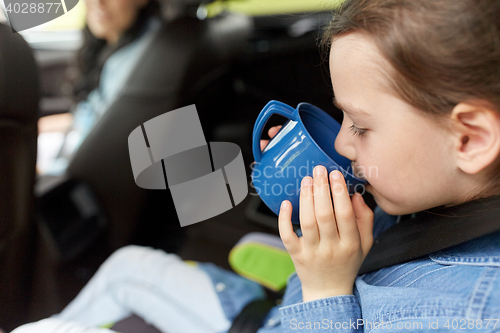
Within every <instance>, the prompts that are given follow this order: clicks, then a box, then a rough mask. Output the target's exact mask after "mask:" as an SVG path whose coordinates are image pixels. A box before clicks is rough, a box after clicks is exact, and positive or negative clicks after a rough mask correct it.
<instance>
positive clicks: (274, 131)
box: [260, 125, 282, 150]
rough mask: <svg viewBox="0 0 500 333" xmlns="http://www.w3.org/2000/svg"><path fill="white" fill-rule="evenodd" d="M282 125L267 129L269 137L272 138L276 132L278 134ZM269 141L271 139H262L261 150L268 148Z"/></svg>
mask: <svg viewBox="0 0 500 333" xmlns="http://www.w3.org/2000/svg"><path fill="white" fill-rule="evenodd" d="M281 127H282V126H281V125H279V126H273V127H271V128H270V129H269V131H267V134H268V135H269V137H270V138H271V139H272V138H274V136H275V135H276V134H278V132H279V130H280V129H281ZM268 143H269V140H260V150H264V148H266V146H267V144H268Z"/></svg>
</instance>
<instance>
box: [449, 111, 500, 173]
mask: <svg viewBox="0 0 500 333" xmlns="http://www.w3.org/2000/svg"><path fill="white" fill-rule="evenodd" d="M451 120H452V122H453V124H454V125H456V126H454V133H455V134H456V137H455V138H456V139H455V140H456V141H455V142H456V153H457V163H458V167H459V168H460V169H461V170H462V171H464V172H465V173H468V174H477V173H479V172H480V171H482V170H484V169H486V168H487V167H488V166H490V165H492V164H493V163H494V162H495V161H496V160H497V159H498V158H500V114H499V113H498V112H496V111H495V110H493V109H492V108H491V107H488V106H486V104H483V105H482V104H475V103H474V104H473V103H459V104H457V105H456V106H455V108H454V109H453V111H452V113H451Z"/></svg>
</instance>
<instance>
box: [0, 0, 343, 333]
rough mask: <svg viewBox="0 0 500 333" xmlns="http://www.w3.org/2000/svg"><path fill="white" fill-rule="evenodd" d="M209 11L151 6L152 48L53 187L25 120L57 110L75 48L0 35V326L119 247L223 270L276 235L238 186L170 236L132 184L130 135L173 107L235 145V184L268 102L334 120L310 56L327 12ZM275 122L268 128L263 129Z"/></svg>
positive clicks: (34, 308)
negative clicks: (222, 208)
mask: <svg viewBox="0 0 500 333" xmlns="http://www.w3.org/2000/svg"><path fill="white" fill-rule="evenodd" d="M245 1H246V2H252V1H253V0H245ZM245 1H240V2H245ZM303 1H304V2H307V1H306V0H303ZM209 2H211V1H208V2H207V1H206V0H178V1H171V2H169V4H168V6H165V8H164V10H163V11H164V12H165V11H168V13H165V15H164V19H163V22H162V25H161V28H160V29H159V31H158V32H157V33H156V34H155V36H154V41H153V42H152V43H151V44H150V45H149V46H148V49H147V50H146V52H144V55H143V57H142V58H141V59H140V61H139V62H138V63H137V65H136V66H135V68H133V69H132V72H131V75H130V77H129V78H128V80H127V82H126V83H125V86H124V88H123V89H122V90H121V92H120V93H119V95H118V97H117V98H116V99H115V100H114V101H113V103H112V104H111V105H110V106H109V108H108V109H107V110H106V112H105V114H104V116H103V117H102V118H101V119H100V121H99V122H98V124H97V125H96V126H95V127H94V128H93V129H92V131H91V132H90V134H89V135H88V136H87V137H86V138H85V140H84V141H83V143H82V144H81V146H80V147H79V148H78V150H77V151H76V153H75V154H74V155H73V156H72V158H71V160H70V163H69V166H68V168H67V170H66V172H65V174H64V175H62V176H49V175H40V174H38V173H37V170H36V167H35V163H36V147H37V121H38V120H39V119H40V118H41V117H45V116H49V115H53V114H62V113H66V112H69V111H70V107H71V105H72V103H73V101H72V99H71V96H69V95H68V87H67V77H68V73H71V70H72V66H73V64H74V58H75V54H76V50H77V48H78V43H77V42H76V43H75V42H74V40H73V41H71V40H70V39H71V38H67V36H66V35H64V34H61V38H60V40H57V39H56V40H50V41H45V42H44V41H42V42H40V41H38V42H37V41H33V40H30V39H29V38H26V40H28V42H26V41H25V40H24V39H23V37H22V36H21V35H20V34H17V33H13V32H12V30H11V29H10V28H9V27H8V25H7V24H0V117H1V118H0V138H1V139H2V140H0V155H1V158H0V170H1V177H0V281H1V282H2V283H1V284H0V300H2V301H1V302H0V327H1V328H3V329H7V330H10V329H13V328H15V327H17V326H19V325H21V324H23V323H26V322H30V321H35V320H39V319H41V318H46V317H48V316H50V315H52V314H55V313H57V312H59V311H61V310H62V309H63V308H64V306H65V305H66V304H68V302H69V301H70V300H71V299H73V298H74V297H75V296H76V294H77V293H78V292H79V291H80V290H81V288H82V287H83V286H84V285H85V284H86V282H87V281H88V280H89V279H90V278H91V277H92V275H93V274H94V273H95V271H96V270H97V268H98V267H99V265H100V264H101V263H102V262H103V261H104V260H105V259H106V258H107V257H108V256H109V255H110V254H111V253H113V251H115V250H117V249H119V248H121V247H123V246H126V245H129V244H137V245H143V246H150V247H154V248H158V249H163V250H165V251H167V252H170V253H176V254H178V255H179V256H180V257H182V258H183V259H185V260H194V261H208V262H213V263H215V264H217V265H219V266H221V267H224V268H227V269H231V266H230V265H229V263H228V254H229V252H230V251H231V249H232V248H233V247H234V245H235V244H236V243H237V242H238V241H239V240H240V239H241V238H242V237H243V236H245V235H247V234H249V233H251V232H263V233H266V234H271V235H278V227H277V217H276V215H275V214H274V213H272V212H271V211H270V210H269V209H268V208H267V207H266V206H265V204H263V203H262V202H261V201H260V199H259V197H258V195H257V194H256V192H255V191H254V190H253V188H252V186H251V181H250V177H248V183H249V195H248V196H247V198H246V199H245V200H244V201H243V202H242V203H240V204H239V205H237V206H236V207H235V208H233V209H231V210H229V211H227V212H225V213H223V214H221V215H218V216H216V217H213V218H210V219H208V220H205V221H203V222H200V223H196V224H193V225H189V226H186V227H182V228H181V227H180V225H179V222H178V219H177V215H176V211H175V207H174V204H173V201H172V197H171V195H170V193H169V190H146V189H142V188H140V187H138V186H137V185H136V184H135V182H134V178H133V174H132V169H131V165H130V158H129V152H128V145H127V138H128V135H129V134H130V132H131V131H132V130H133V129H134V128H136V127H137V126H138V125H140V124H142V123H144V122H145V121H147V120H149V119H151V118H153V117H156V116H158V115H161V114H163V113H165V112H168V111H171V110H175V109H178V108H181V107H184V106H187V105H191V104H195V105H196V108H197V111H198V114H199V117H200V120H201V124H202V126H203V131H204V134H205V137H206V139H207V141H227V142H233V143H236V144H238V145H239V146H240V148H241V151H242V155H243V159H244V161H245V167H246V171H247V175H250V172H251V164H252V161H253V156H252V146H251V141H252V128H253V125H254V122H255V119H256V117H257V115H258V114H259V112H260V110H261V109H262V108H263V107H264V105H265V104H266V103H267V102H268V101H269V100H273V99H274V100H279V101H282V102H285V103H287V104H289V105H292V106H296V105H297V104H298V103H300V102H309V103H311V104H314V105H316V106H318V107H320V108H322V109H323V110H325V111H327V112H328V113H330V114H331V115H332V116H333V117H334V118H336V119H337V120H339V121H341V117H342V113H341V111H340V110H338V109H336V108H335V107H334V106H333V105H332V92H331V87H330V83H329V74H328V66H327V60H325V58H324V54H322V53H321V49H320V47H319V46H318V44H319V41H320V38H321V35H322V31H323V28H324V26H325V24H327V23H328V21H329V20H330V18H331V16H332V10H333V7H332V6H330V7H332V8H325V9H323V8H321V9H319V10H311V11H299V12H295V11H294V12H289V11H287V9H286V8H284V9H283V10H282V12H280V13H273V14H271V15H269V14H268V15H266V14H244V13H240V12H234V11H231V10H229V9H228V8H230V6H229V4H228V3H229V2H230V1H227V3H226V2H225V1H222V2H221V1H218V3H219V4H218V5H219V7H222V8H223V10H220V11H219V12H218V13H216V14H213V15H209V16H208V17H206V15H204V14H206V8H208V7H207V6H210V4H209ZM221 3H222V4H221ZM318 8H320V7H318ZM172 13H175V15H173V14H172ZM77 36H78V35H77ZM281 123H283V118H281V117H279V116H273V118H271V120H270V121H269V122H268V124H267V127H266V128H269V127H271V126H274V125H278V124H281ZM270 293H272V292H271V291H270ZM130 320H132V321H133V320H134V319H129V321H128V322H124V323H121V324H120V325H121V326H117V328H116V329H118V328H119V329H120V332H124V333H126V332H127V331H126V329H127V327H131V325H132V326H133V325H135V324H133V323H132V322H131V321H130ZM142 325H144V323H143V324H142ZM150 329H152V330H153V331H154V328H152V327H151V328H150ZM136 331H138V330H136ZM139 331H142V332H147V329H146V328H144V327H143V328H141V329H140V330H139Z"/></svg>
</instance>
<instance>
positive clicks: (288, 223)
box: [278, 200, 300, 253]
mask: <svg viewBox="0 0 500 333" xmlns="http://www.w3.org/2000/svg"><path fill="white" fill-rule="evenodd" d="M292 209H293V207H292V204H291V203H290V201H288V200H285V201H283V202H282V203H281V208H280V213H279V216H278V228H279V233H280V237H281V240H282V241H283V245H285V248H286V249H287V251H288V252H289V253H294V252H296V251H297V250H299V249H300V242H299V238H298V237H297V234H295V232H294V231H293V226H292Z"/></svg>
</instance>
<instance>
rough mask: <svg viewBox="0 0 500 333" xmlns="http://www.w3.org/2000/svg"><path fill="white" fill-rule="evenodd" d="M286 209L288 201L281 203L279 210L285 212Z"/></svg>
mask: <svg viewBox="0 0 500 333" xmlns="http://www.w3.org/2000/svg"><path fill="white" fill-rule="evenodd" d="M287 207H288V201H283V202H282V203H281V209H282V210H285V209H287Z"/></svg>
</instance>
